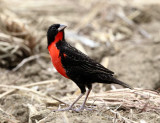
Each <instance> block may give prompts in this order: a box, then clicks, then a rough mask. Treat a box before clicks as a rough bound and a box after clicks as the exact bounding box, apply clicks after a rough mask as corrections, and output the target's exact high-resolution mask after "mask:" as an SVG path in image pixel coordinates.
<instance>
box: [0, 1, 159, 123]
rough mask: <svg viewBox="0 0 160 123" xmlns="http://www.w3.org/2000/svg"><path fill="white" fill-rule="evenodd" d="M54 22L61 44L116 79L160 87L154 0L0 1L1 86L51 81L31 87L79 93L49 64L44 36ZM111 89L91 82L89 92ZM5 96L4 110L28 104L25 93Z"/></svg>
mask: <svg viewBox="0 0 160 123" xmlns="http://www.w3.org/2000/svg"><path fill="white" fill-rule="evenodd" d="M55 23H60V24H65V25H67V28H66V29H65V34H66V40H67V41H68V42H69V43H70V44H71V45H73V46H75V47H76V48H78V49H79V50H81V51H82V52H84V53H85V54H87V55H89V56H90V57H91V58H93V59H95V60H96V61H97V62H100V63H101V64H103V65H104V66H105V67H107V68H109V69H111V70H112V71H114V72H115V75H116V77H117V78H118V79H120V80H122V81H124V82H126V83H128V84H129V85H131V86H133V87H137V88H145V89H153V90H155V89H156V90H158V89H159V88H160V72H159V71H160V30H159V28H160V1H159V0H130V1H128V0H79V1H78V0H77V1H76V0H59V1H57V0H26V1H22V0H0V82H1V85H15V86H20V85H26V84H30V83H34V82H40V81H44V80H55V81H58V82H55V83H49V84H46V85H42V86H34V87H33V89H35V90H38V91H40V92H42V93H45V94H46V95H55V96H56V97H58V98H61V97H65V96H67V95H78V94H79V93H80V92H79V89H78V87H77V86H76V85H75V84H74V83H73V82H72V81H70V80H67V79H65V78H63V77H62V76H61V75H59V73H57V72H56V70H55V69H54V67H53V65H52V64H51V60H50V56H49V54H48V50H47V38H46V32H47V29H48V27H49V26H50V25H51V24H55ZM115 88H122V87H121V86H118V85H104V84H94V85H93V92H94V93H100V92H104V91H107V90H110V89H115ZM6 92H8V90H7V88H0V93H1V96H2V95H3V94H4V93H5V96H2V97H3V99H2V97H0V98H1V102H3V108H4V109H5V110H8V105H10V104H12V103H11V102H13V101H14V100H15V99H18V100H24V99H25V100H28V98H27V97H26V96H25V94H21V95H19V94H18V93H16V94H15V93H13V94H11V95H9V97H8V93H9V92H8V93H7V94H6ZM6 95H7V96H6ZM6 100H7V103H4V102H5V101H6ZM1 105H2V103H1ZM17 105H18V104H17ZM22 107H23V106H22ZM22 107H21V108H22ZM23 108H24V109H25V107H23ZM12 109H13V110H14V109H15V107H12ZM26 110H27V109H25V110H24V112H26ZM15 112H16V111H15ZM12 114H16V113H13V112H12ZM27 116H28V114H27V113H23V118H22V119H21V120H20V121H21V122H22V121H23V122H28V120H27V118H26V117H27ZM15 117H16V118H19V119H20V118H21V116H19V115H18V114H16V116H15Z"/></svg>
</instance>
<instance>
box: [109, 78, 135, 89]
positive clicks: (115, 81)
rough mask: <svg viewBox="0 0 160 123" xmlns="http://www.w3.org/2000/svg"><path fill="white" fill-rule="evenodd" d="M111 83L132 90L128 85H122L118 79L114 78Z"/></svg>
mask: <svg viewBox="0 0 160 123" xmlns="http://www.w3.org/2000/svg"><path fill="white" fill-rule="evenodd" d="M112 82H113V84H119V85H122V86H123V87H125V88H129V89H133V88H132V87H131V86H129V85H128V84H126V83H124V82H122V81H120V80H118V79H115V78H114V81H112Z"/></svg>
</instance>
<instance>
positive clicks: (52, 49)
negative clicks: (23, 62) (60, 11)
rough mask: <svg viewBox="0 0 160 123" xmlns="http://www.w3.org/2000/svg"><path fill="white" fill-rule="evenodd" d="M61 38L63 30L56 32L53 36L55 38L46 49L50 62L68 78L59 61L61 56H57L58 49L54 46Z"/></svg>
mask: <svg viewBox="0 0 160 123" xmlns="http://www.w3.org/2000/svg"><path fill="white" fill-rule="evenodd" d="M62 39H63V32H58V34H57V35H56V37H55V40H54V41H53V42H52V43H51V44H50V45H49V46H48V51H49V53H50V56H51V59H52V63H53V65H54V67H55V68H56V70H57V71H58V72H59V73H60V74H61V75H63V76H64V77H66V78H69V77H68V76H67V75H66V71H65V69H64V68H63V65H62V63H61V57H60V56H59V52H60V51H59V50H58V49H57V47H56V43H57V42H58V41H60V40H62Z"/></svg>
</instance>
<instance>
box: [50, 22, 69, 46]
mask: <svg viewBox="0 0 160 123" xmlns="http://www.w3.org/2000/svg"><path fill="white" fill-rule="evenodd" d="M66 27H67V26H65V25H61V24H53V25H51V26H50V27H49V29H48V32H47V39H48V46H49V45H50V44H51V43H52V42H55V43H56V42H58V41H59V40H62V39H63V38H64V29H65V28H66Z"/></svg>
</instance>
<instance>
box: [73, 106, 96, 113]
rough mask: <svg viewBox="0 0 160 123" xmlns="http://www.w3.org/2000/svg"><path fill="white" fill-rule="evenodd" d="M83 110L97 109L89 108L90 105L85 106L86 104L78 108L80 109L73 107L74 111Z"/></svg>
mask: <svg viewBox="0 0 160 123" xmlns="http://www.w3.org/2000/svg"><path fill="white" fill-rule="evenodd" d="M83 110H87V111H93V110H95V109H94V108H88V107H85V106H81V107H80V108H78V109H73V111H76V112H80V111H83Z"/></svg>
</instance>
